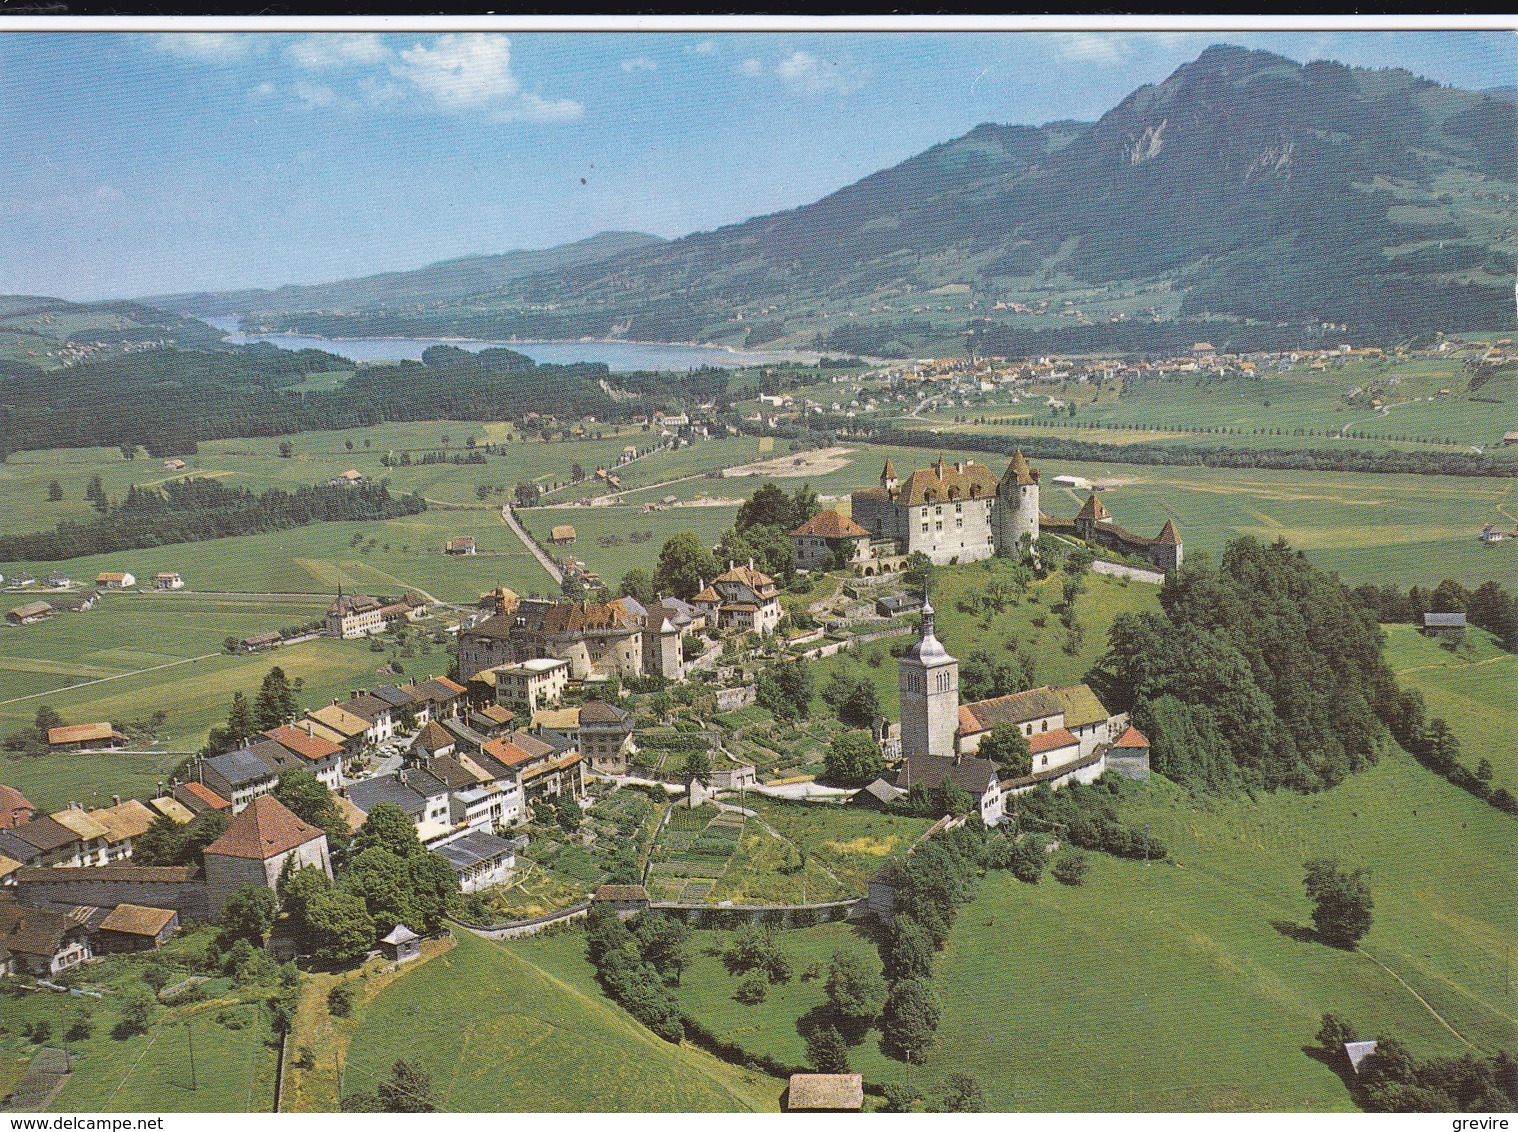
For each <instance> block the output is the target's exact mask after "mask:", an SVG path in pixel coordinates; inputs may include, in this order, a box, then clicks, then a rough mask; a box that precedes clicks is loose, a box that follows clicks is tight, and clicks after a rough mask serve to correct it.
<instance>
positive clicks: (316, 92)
mask: <svg viewBox="0 0 1518 1132" xmlns="http://www.w3.org/2000/svg"><path fill="white" fill-rule="evenodd" d="M290 93H292V94H293V95H295V97H296V98H298V99H300V100H301V102H302V103H304V104H305V105H306V106H308V107H310V108H311V109H313V110H314V109H316V108H317V107H319V106H331V105H332V103H334V102H335V101H337V93H336V92H335V91H334V90H333V89H332V88H331V87H329V86H322V85H321V84H320V83H308V82H306V80H305V79H301V80H299V81H297V82H296V83H295V85H294V86H292V87H291V88H290Z"/></svg>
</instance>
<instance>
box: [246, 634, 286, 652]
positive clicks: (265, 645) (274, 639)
mask: <svg viewBox="0 0 1518 1132" xmlns="http://www.w3.org/2000/svg"><path fill="white" fill-rule="evenodd" d="M284 639H285V637H284V634H283V633H281V632H280V631H279V630H278V629H272V630H270V631H269V632H267V633H256V634H254V635H253V636H251V637H244V638H243V639H242V640H240V641H238V642H237V648H238V651H239V652H258V651H259V650H261V649H272V648H274V647H276V646H277V645H279V643H280V642H281V641H283V640H284Z"/></svg>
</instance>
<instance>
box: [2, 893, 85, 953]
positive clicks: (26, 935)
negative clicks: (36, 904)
mask: <svg viewBox="0 0 1518 1132" xmlns="http://www.w3.org/2000/svg"><path fill="white" fill-rule="evenodd" d="M81 926H82V925H80V924H78V923H76V922H75V921H73V920H71V919H70V918H69V917H68V916H66V915H64V914H63V913H62V912H53V911H50V910H48V909H44V908H29V907H27V906H26V905H24V904H17V903H16V902H14V901H11V900H5V901H0V946H3V947H5V948H7V949H9V950H10V951H13V952H16V953H17V954H20V955H42V956H47V957H49V958H51V957H52V956H54V955H56V954H58V952H59V950H61V949H62V947H63V940H64V937H65V936H67V934H68V932H69V930H70V929H78V928H80V927H81Z"/></svg>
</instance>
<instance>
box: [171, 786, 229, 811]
mask: <svg viewBox="0 0 1518 1132" xmlns="http://www.w3.org/2000/svg"><path fill="white" fill-rule="evenodd" d="M181 790H183V791H184V792H185V793H186V794H189V795H191V796H192V797H193V798H194V799H195V800H196V801H197V802H199V803H200V804H201V806H202V807H204V808H205V809H208V810H225V809H229V808H230V807H231V805H232V803H231V802H229V801H227V800H226V799H225V798H223V797H222V796H221V795H220V794H218V793H216V791H214V790H212V789H211V788H210V787H209V786H207V785H206V784H205V783H204V782H186V783H184V784H183V785H181V786H176V787H175V788H174V793H175V794H178V793H179V791H181ZM181 801H183V799H181ZM186 804H188V803H186ZM193 808H194V807H193V806H191V809H193Z"/></svg>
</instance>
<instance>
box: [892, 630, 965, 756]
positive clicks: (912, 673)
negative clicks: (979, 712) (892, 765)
mask: <svg viewBox="0 0 1518 1132" xmlns="http://www.w3.org/2000/svg"><path fill="white" fill-rule="evenodd" d="M896 670H897V677H898V679H899V680H900V687H901V753H902V754H903V755H936V756H938V757H940V758H952V757H953V755H954V736H955V733H956V732H957V731H958V730H959V661H958V660H956V659H954V657H952V656H950V655H949V653H948V650H947V649H945V648H944V647H943V645H942V644H941V643H940V642H939V640H938V638H937V637H936V636H935V635H934V633H933V606H932V604H931V603H930V602H928V601H926V600H924V602H923V604H922V634H921V635H920V636H919V637H918V639H917V640H916V641H915V642H914V643H913V645H912V647H911V648H910V649H908V650H907V653H906V655H905V656H903V657H902V658H901V659H900V660H899V661H897V662H896Z"/></svg>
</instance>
